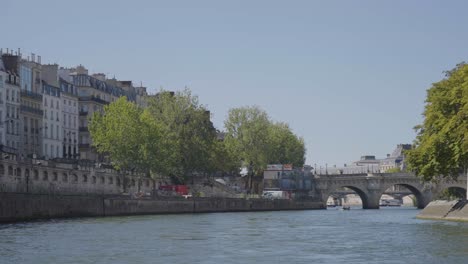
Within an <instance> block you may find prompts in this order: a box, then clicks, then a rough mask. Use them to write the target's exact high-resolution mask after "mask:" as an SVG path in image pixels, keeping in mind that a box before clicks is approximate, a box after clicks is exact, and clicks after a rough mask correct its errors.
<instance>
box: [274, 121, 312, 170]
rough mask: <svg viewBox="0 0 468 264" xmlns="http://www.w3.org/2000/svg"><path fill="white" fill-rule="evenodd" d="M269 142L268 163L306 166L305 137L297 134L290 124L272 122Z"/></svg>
mask: <svg viewBox="0 0 468 264" xmlns="http://www.w3.org/2000/svg"><path fill="white" fill-rule="evenodd" d="M268 144H269V146H270V151H269V154H270V155H269V157H268V163H274V164H293V165H294V166H295V167H302V166H304V162H305V151H306V149H305V144H304V139H302V138H300V137H298V136H296V135H295V134H294V133H293V132H292V131H291V128H290V127H289V125H288V124H286V123H274V124H270V128H269V142H268Z"/></svg>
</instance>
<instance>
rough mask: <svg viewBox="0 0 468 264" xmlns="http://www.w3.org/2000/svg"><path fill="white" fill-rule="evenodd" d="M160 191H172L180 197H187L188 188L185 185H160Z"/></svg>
mask: <svg viewBox="0 0 468 264" xmlns="http://www.w3.org/2000/svg"><path fill="white" fill-rule="evenodd" d="M159 190H161V191H172V192H176V193H177V194H180V195H188V186H187V185H162V186H159Z"/></svg>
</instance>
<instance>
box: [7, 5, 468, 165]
mask: <svg viewBox="0 0 468 264" xmlns="http://www.w3.org/2000/svg"><path fill="white" fill-rule="evenodd" d="M0 9H1V10H0V11H1V14H2V15H1V16H2V28H3V30H2V34H1V37H0V47H3V48H7V47H8V48H15V49H16V48H18V47H19V48H21V49H22V50H23V52H24V53H26V52H34V53H36V54H39V55H41V56H42V62H43V63H55V62H56V63H59V64H60V65H62V66H75V65H78V64H83V65H85V66H87V67H88V68H89V69H90V70H91V71H93V72H104V73H107V74H108V75H111V77H112V76H114V75H115V76H116V78H118V79H125V80H127V79H128V80H133V81H135V82H137V83H139V82H140V81H142V82H143V84H144V85H145V86H148V87H151V90H152V91H156V90H159V88H160V87H161V86H162V87H164V88H165V89H170V90H177V89H183V87H185V86H188V87H189V88H191V89H192V91H193V92H194V93H195V94H197V95H198V96H199V97H200V101H201V102H202V103H204V104H206V105H207V106H208V108H209V109H210V110H211V111H212V113H213V114H214V115H213V120H214V123H215V125H216V126H217V127H218V128H221V129H222V127H223V121H224V119H225V118H226V115H227V111H228V109H229V108H232V107H240V106H245V105H254V104H255V105H258V106H260V107H262V108H263V109H265V110H266V111H267V112H268V113H269V114H270V116H271V117H272V118H273V119H274V120H278V121H286V122H288V123H289V124H290V125H291V127H292V128H293V130H294V131H295V132H296V133H297V134H299V135H301V136H303V137H304V139H305V141H306V143H307V149H308V151H307V162H308V163H309V164H314V163H318V164H325V163H328V164H329V166H330V165H332V164H338V165H342V164H343V163H345V162H349V161H353V160H356V159H358V158H359V156H361V155H363V154H375V155H377V156H378V157H383V156H384V155H385V154H386V153H389V152H391V151H392V150H393V148H394V147H395V145H396V144H398V143H411V142H412V140H413V139H414V136H415V133H414V131H413V129H412V128H413V127H414V126H415V125H416V124H418V123H420V122H421V121H422V116H421V113H422V111H423V106H424V99H425V95H426V89H427V88H429V87H430V85H431V83H433V82H435V81H438V80H440V79H441V78H442V77H443V73H442V72H443V71H444V70H448V69H451V68H453V67H454V66H455V64H457V63H458V62H461V61H463V60H467V48H468V27H467V25H468V16H467V15H466V11H467V10H468V2H467V1H422V0H421V1H403V0H401V1H375V0H369V1H272V0H265V1H138V0H134V1H95V0H93V1H89V0H81V1H51V0H41V1H35V0H31V1H23V0H6V2H5V1H2V4H1V5H0Z"/></svg>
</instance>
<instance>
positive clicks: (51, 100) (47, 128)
mask: <svg viewBox="0 0 468 264" xmlns="http://www.w3.org/2000/svg"><path fill="white" fill-rule="evenodd" d="M42 87H43V88H42V89H43V90H42V95H43V104H42V108H43V112H44V116H43V119H42V128H43V129H42V137H43V140H42V144H43V145H42V149H43V155H44V156H45V158H46V159H51V158H52V159H53V158H61V157H62V156H63V153H62V150H63V144H62V142H63V140H62V139H63V135H62V134H63V133H62V132H63V131H62V123H61V112H62V111H61V109H62V107H61V104H62V102H61V98H60V88H59V87H56V86H53V85H50V84H48V83H46V82H45V81H43V86H42Z"/></svg>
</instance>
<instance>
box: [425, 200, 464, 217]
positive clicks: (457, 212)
mask: <svg viewBox="0 0 468 264" xmlns="http://www.w3.org/2000/svg"><path fill="white" fill-rule="evenodd" d="M417 218H419V219H430V220H448V221H466V222H468V201H467V200H455V201H442V200H437V201H433V202H431V203H429V204H428V205H427V206H426V208H424V210H422V211H421V213H419V215H418V216H417Z"/></svg>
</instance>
